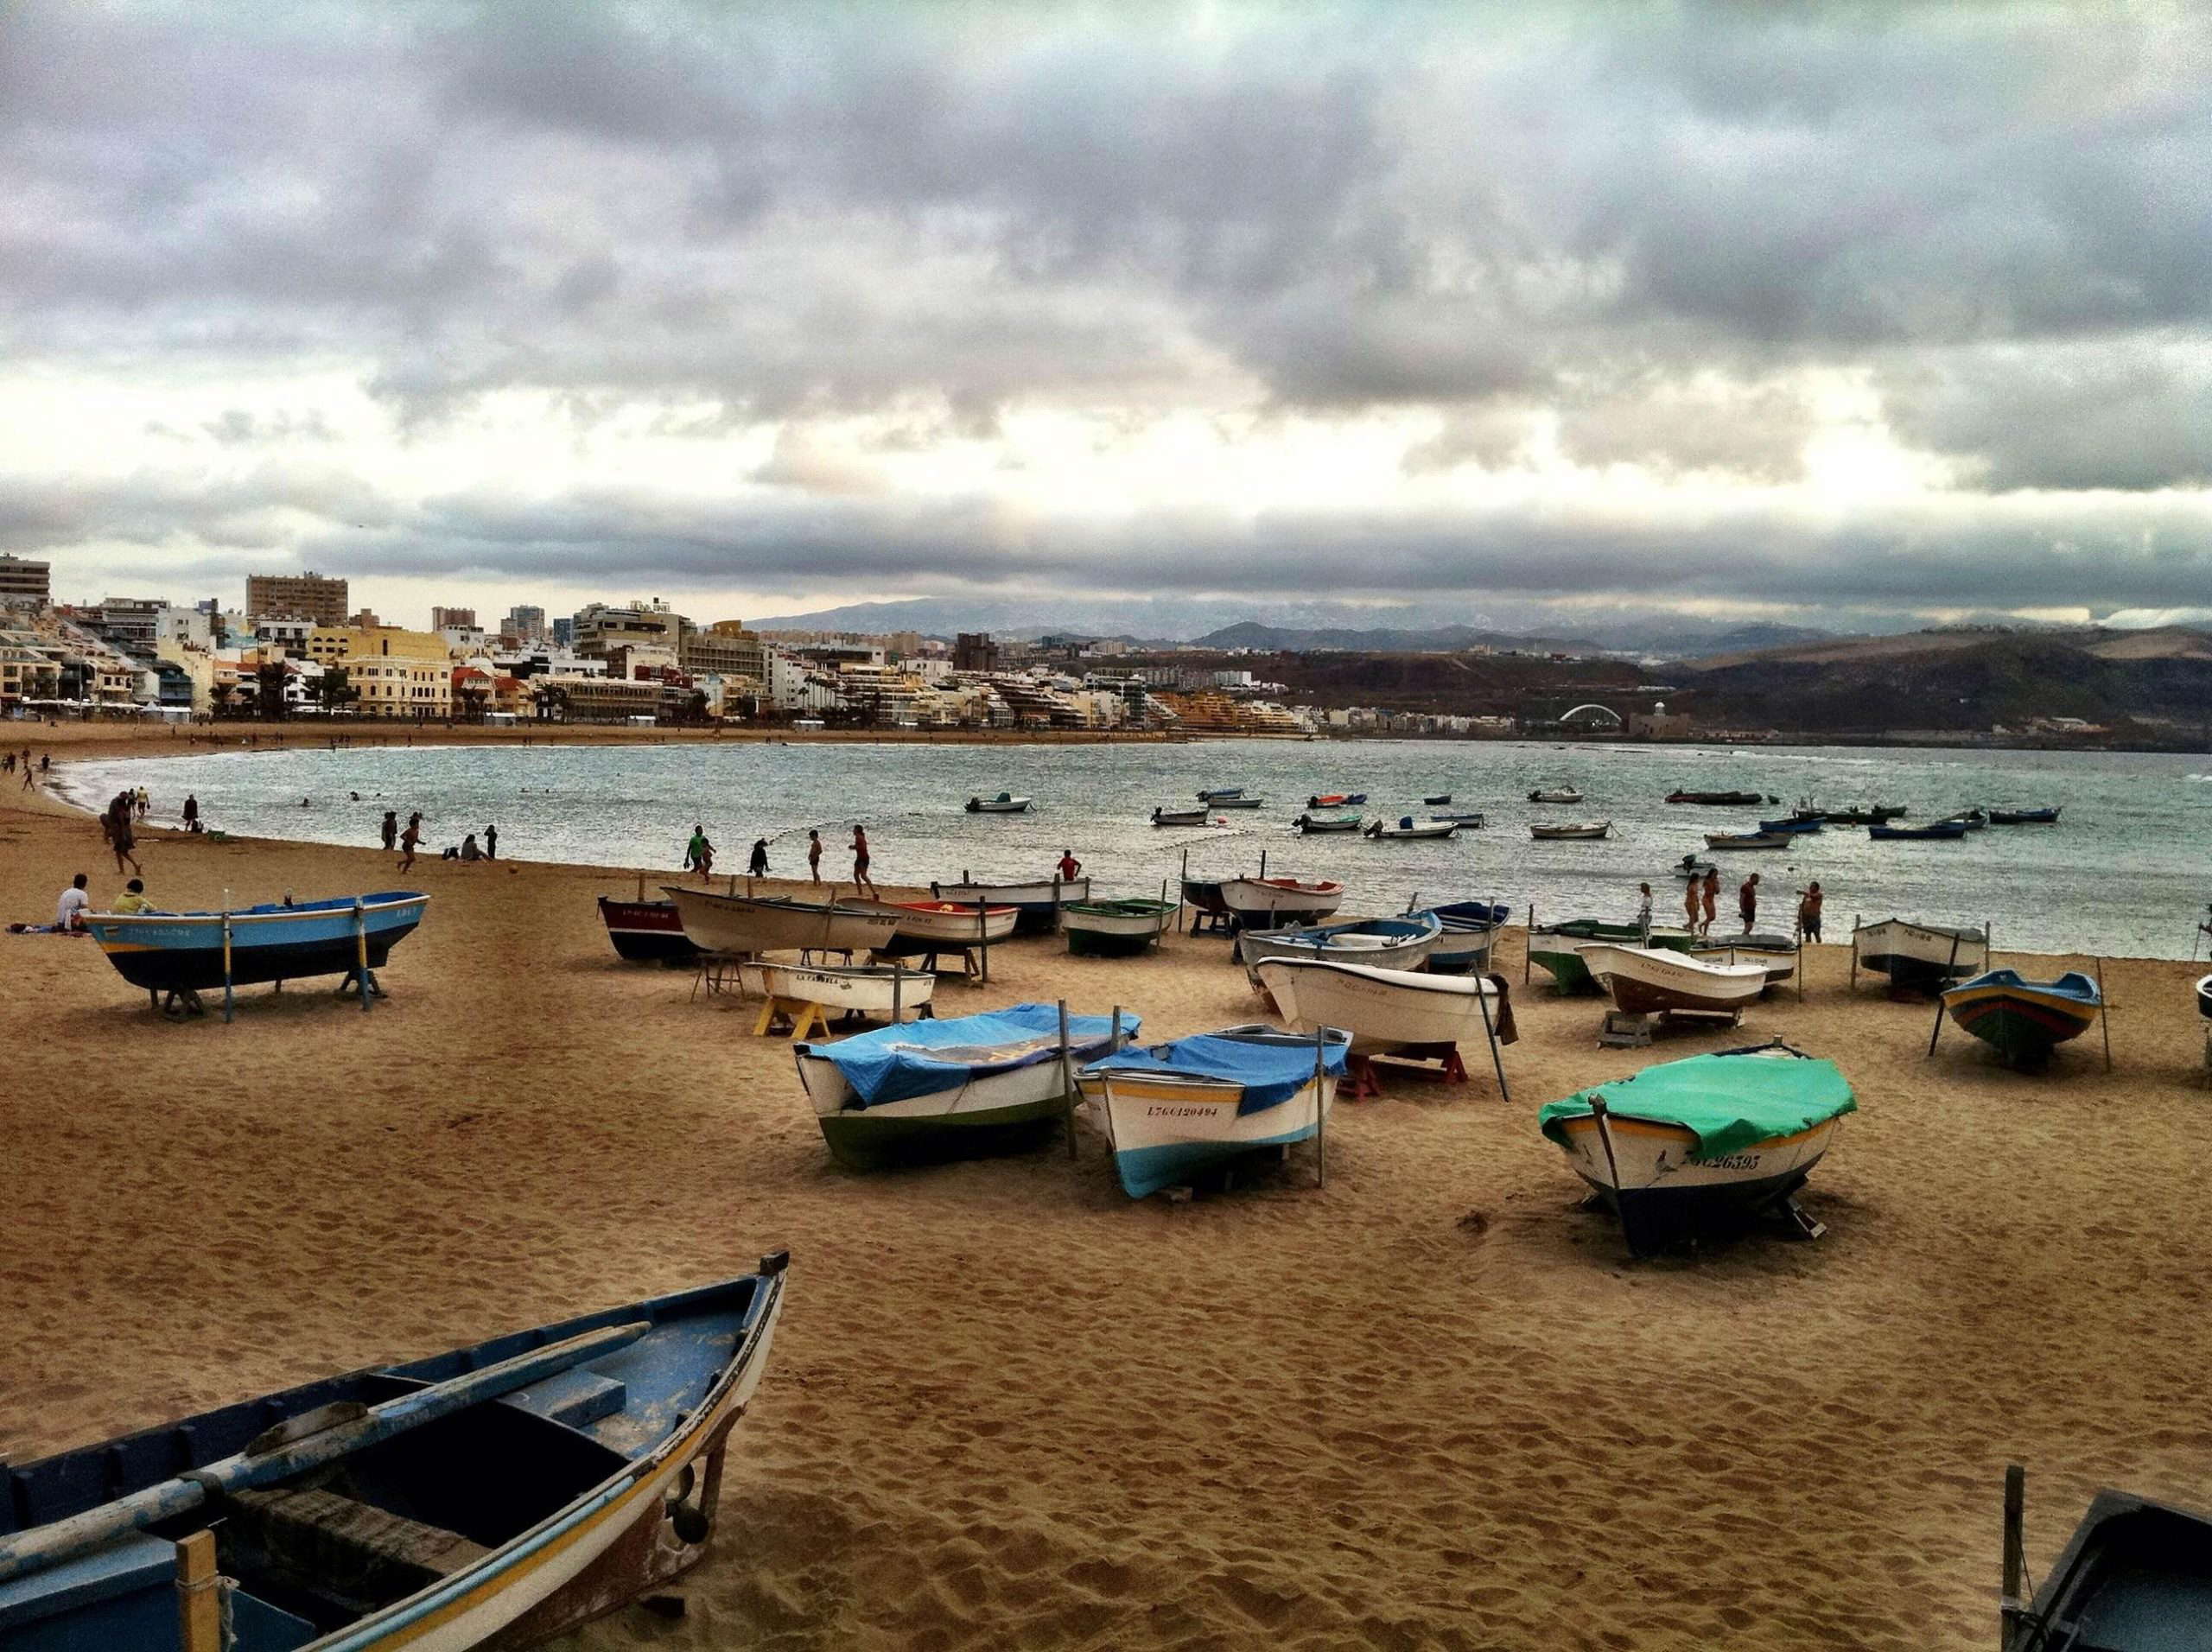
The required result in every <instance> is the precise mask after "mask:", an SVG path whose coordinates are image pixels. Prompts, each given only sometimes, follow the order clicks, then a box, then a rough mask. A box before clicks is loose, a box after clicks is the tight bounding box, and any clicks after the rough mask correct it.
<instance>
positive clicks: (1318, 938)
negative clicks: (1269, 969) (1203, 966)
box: [1236, 912, 1444, 969]
mask: <svg viewBox="0 0 2212 1652" xmlns="http://www.w3.org/2000/svg"><path fill="white" fill-rule="evenodd" d="M1443 938H1444V921H1443V920H1442V919H1441V918H1438V917H1437V916H1436V915H1435V914H1434V913H1433V912H1414V913H1411V914H1409V915H1408V916H1407V917H1404V918H1357V919H1354V920H1353V921H1351V922H1350V923H1344V924H1313V925H1309V926H1301V927H1294V928H1290V929H1274V930H1246V931H1243V933H1242V934H1240V935H1239V936H1237V937H1236V956H1237V958H1238V960H1239V961H1240V962H1241V963H1243V964H1244V966H1245V967H1246V968H1247V969H1251V968H1253V967H1254V966H1255V965H1257V964H1258V963H1260V962H1261V960H1262V959H1263V958H1341V959H1342V960H1344V962H1345V963H1373V964H1379V965H1381V966H1382V967H1383V969H1420V968H1421V960H1422V959H1424V958H1426V957H1427V956H1428V955H1429V953H1430V952H1431V951H1433V950H1434V949H1435V947H1436V944H1437V943H1438V942H1439V941H1440V940H1442V939H1443Z"/></svg>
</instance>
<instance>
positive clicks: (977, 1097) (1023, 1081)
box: [797, 1038, 1096, 1119]
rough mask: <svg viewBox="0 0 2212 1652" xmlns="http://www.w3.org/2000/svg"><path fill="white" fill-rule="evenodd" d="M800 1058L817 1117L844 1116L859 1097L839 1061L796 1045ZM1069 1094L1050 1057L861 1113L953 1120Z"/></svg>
mask: <svg viewBox="0 0 2212 1652" xmlns="http://www.w3.org/2000/svg"><path fill="white" fill-rule="evenodd" d="M1044 1042H1045V1043H1046V1044H1048V1045H1057V1043H1058V1040H1056V1039H1049V1038H1048V1039H1045V1040H1044ZM1095 1058H1096V1056H1095V1055H1093V1056H1091V1057H1085V1056H1084V1053H1083V1052H1081V1051H1078V1052H1077V1059H1078V1060H1082V1059H1095ZM797 1059H798V1081H799V1083H800V1084H801V1085H803V1086H804V1088H805V1090H806V1099H807V1100H808V1101H809V1102H811V1103H812V1104H813V1107H814V1110H815V1113H816V1114H817V1115H818V1116H820V1115H829V1114H833V1113H842V1112H844V1111H845V1110H846V1109H849V1108H851V1107H852V1105H853V1102H854V1100H855V1096H854V1095H853V1087H852V1086H851V1085H850V1084H848V1083H846V1082H845V1075H844V1074H843V1073H842V1072H840V1071H838V1070H837V1064H836V1062H834V1061H830V1060H829V1059H827V1058H823V1057H822V1056H817V1055H814V1054H811V1053H810V1052H809V1051H808V1049H807V1047H806V1046H805V1045H800V1046H799V1047H798V1052H797ZM1065 1093H1066V1088H1065V1085H1063V1084H1062V1083H1061V1082H1060V1064H1059V1062H1058V1059H1057V1058H1052V1057H1048V1058H1046V1059H1045V1060H1042V1061H1034V1062H1032V1063H1030V1064H1029V1065H1027V1066H1026V1067H1015V1068H1013V1069H1011V1070H1010V1071H1006V1072H995V1073H987V1074H985V1075H984V1076H982V1077H979V1078H966V1079H963V1080H961V1081H960V1082H959V1083H956V1084H954V1085H953V1086H952V1087H951V1088H950V1089H948V1090H932V1091H931V1092H930V1093H929V1094H928V1095H926V1096H906V1097H903V1098H902V1099H900V1100H899V1101H895V1102H883V1103H881V1104H880V1105H879V1106H876V1107H871V1108H867V1109H858V1110H861V1111H864V1112H865V1113H866V1114H867V1115H868V1117H869V1118H871V1119H937V1118H945V1119H949V1118H954V1117H957V1116H958V1115H963V1114H970V1113H997V1112H1003V1111H1004V1110H1005V1109H1008V1108H1016V1107H1028V1106H1033V1105H1035V1104H1037V1103H1039V1102H1047V1101H1055V1100H1058V1099H1059V1098H1060V1097H1061V1096H1065Z"/></svg>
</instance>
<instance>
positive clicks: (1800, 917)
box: [1797, 878, 1827, 946]
mask: <svg viewBox="0 0 2212 1652" xmlns="http://www.w3.org/2000/svg"><path fill="white" fill-rule="evenodd" d="M1825 899H1827V897H1826V896H1824V895H1822V894H1821V882H1820V880H1819V879H1817V878H1815V879H1814V880H1813V881H1812V882H1811V883H1809V884H1808V885H1807V886H1805V893H1803V894H1802V895H1800V896H1799V897H1798V898H1797V938H1798V940H1799V941H1800V942H1801V943H1802V942H1805V941H1810V942H1812V943H1813V944H1815V946H1817V945H1819V944H1820V940H1821V902H1822V901H1823V900H1825Z"/></svg>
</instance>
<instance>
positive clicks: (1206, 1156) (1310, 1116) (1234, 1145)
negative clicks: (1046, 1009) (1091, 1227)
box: [1083, 1071, 1337, 1198]
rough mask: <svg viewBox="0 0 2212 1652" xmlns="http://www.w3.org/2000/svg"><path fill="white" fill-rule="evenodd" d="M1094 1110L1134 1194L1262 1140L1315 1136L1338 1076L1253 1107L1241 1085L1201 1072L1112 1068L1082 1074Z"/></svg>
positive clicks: (1279, 1143)
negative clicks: (1243, 1106) (1245, 1103)
mask: <svg viewBox="0 0 2212 1652" xmlns="http://www.w3.org/2000/svg"><path fill="white" fill-rule="evenodd" d="M1083 1088H1084V1096H1085V1098H1086V1101H1087V1102H1088V1106H1089V1110H1090V1115H1091V1118H1092V1120H1093V1121H1094V1122H1095V1123H1096V1124H1097V1125H1098V1126H1099V1127H1100V1128H1103V1130H1104V1132H1105V1134H1106V1138H1107V1140H1108V1141H1110V1142H1111V1143H1112V1144H1113V1147H1114V1169H1115V1172H1116V1174H1118V1175H1119V1176H1120V1177H1121V1179H1122V1188H1123V1189H1124V1191H1127V1192H1128V1195H1129V1197H1130V1198H1144V1197H1145V1196H1146V1195H1147V1194H1150V1193H1156V1192H1158V1191H1160V1189H1161V1188H1163V1187H1172V1186H1174V1185H1177V1184H1178V1183H1179V1182H1183V1181H1185V1180H1187V1179H1189V1178H1191V1177H1192V1176H1193V1175H1195V1174H1197V1173H1198V1172H1200V1171H1202V1170H1205V1169H1206V1168H1208V1167H1210V1166H1215V1165H1218V1164H1221V1163H1224V1162H1225V1161H1227V1160H1232V1159H1235V1158H1236V1157H1238V1156H1239V1155H1241V1154H1243V1153H1252V1152H1255V1151H1256V1150H1258V1149H1260V1148H1262V1147H1287V1146H1289V1145H1291V1144H1292V1143H1294V1142H1299V1141H1310V1140H1311V1139H1312V1138H1313V1134H1314V1133H1315V1131H1316V1130H1317V1129H1318V1128H1319V1125H1320V1121H1321V1120H1322V1119H1324V1118H1325V1117H1326V1116H1327V1115H1328V1114H1329V1112H1330V1110H1331V1109H1332V1108H1333V1107H1334V1106H1335V1104H1336V1099H1337V1081H1336V1078H1335V1077H1334V1075H1332V1074H1324V1075H1322V1077H1321V1078H1320V1079H1319V1083H1315V1082H1313V1081H1311V1080H1309V1081H1308V1082H1307V1083H1305V1084H1304V1085H1302V1086H1300V1089H1299V1090H1297V1091H1296V1093H1294V1095H1292V1096H1289V1097H1287V1099H1285V1100H1283V1101H1281V1102H1277V1103H1276V1104H1275V1105H1274V1106H1273V1107H1269V1108H1263V1109H1261V1110H1260V1111H1258V1112H1256V1113H1243V1114H1240V1113H1239V1112H1237V1110H1236V1108H1237V1103H1238V1102H1240V1101H1242V1100H1243V1095H1244V1087H1243V1085H1242V1084H1236V1083H1227V1082H1224V1081H1223V1080H1220V1079H1208V1078H1205V1077H1199V1076H1198V1075H1195V1074H1194V1075H1192V1076H1190V1077H1175V1076H1173V1075H1169V1074H1165V1073H1159V1074H1155V1073H1136V1072H1114V1071H1107V1072H1103V1073H1095V1074H1092V1075H1091V1076H1090V1077H1087V1078H1085V1079H1084V1081H1083Z"/></svg>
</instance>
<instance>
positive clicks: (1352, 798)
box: [1306, 791, 1367, 809]
mask: <svg viewBox="0 0 2212 1652" xmlns="http://www.w3.org/2000/svg"><path fill="white" fill-rule="evenodd" d="M1366 801H1367V794H1366V793H1365V792H1364V791H1317V792H1315V793H1314V794H1313V796H1312V797H1308V798H1307V799H1306V807H1307V808H1308V809H1357V808H1358V807H1359V806H1360V805H1361V804H1363V803H1365V802H1366Z"/></svg>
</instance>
